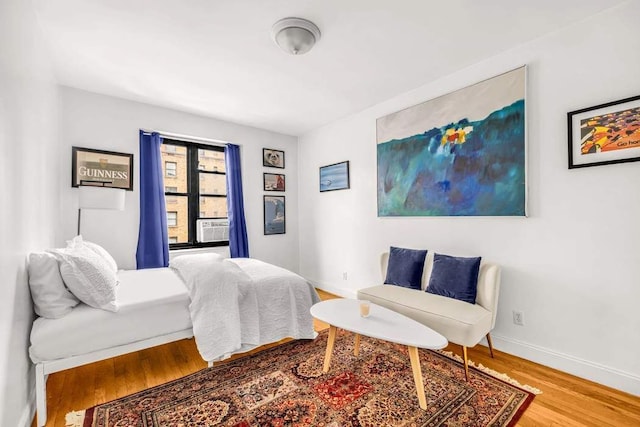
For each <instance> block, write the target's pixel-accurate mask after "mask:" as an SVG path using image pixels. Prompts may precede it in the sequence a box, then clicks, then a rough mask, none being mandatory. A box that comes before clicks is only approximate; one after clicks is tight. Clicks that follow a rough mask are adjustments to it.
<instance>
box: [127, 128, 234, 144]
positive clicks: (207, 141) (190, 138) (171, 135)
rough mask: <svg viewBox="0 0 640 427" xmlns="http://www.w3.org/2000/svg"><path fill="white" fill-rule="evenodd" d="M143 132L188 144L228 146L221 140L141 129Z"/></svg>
mask: <svg viewBox="0 0 640 427" xmlns="http://www.w3.org/2000/svg"><path fill="white" fill-rule="evenodd" d="M140 130H141V131H142V132H145V133H152V132H156V133H159V134H160V135H161V136H164V137H166V138H175V139H179V140H181V141H188V142H201V143H205V144H210V145H218V146H225V145H227V144H228V142H227V141H220V140H219V139H209V138H202V137H199V136H191V135H182V134H179V133H172V132H165V131H162V130H147V129H140Z"/></svg>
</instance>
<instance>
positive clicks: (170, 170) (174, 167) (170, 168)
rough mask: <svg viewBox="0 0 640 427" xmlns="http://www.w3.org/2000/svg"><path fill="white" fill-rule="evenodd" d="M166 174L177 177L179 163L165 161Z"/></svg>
mask: <svg viewBox="0 0 640 427" xmlns="http://www.w3.org/2000/svg"><path fill="white" fill-rule="evenodd" d="M164 171H165V176H166V177H168V178H175V177H176V176H177V175H178V164H177V163H176V162H164Z"/></svg>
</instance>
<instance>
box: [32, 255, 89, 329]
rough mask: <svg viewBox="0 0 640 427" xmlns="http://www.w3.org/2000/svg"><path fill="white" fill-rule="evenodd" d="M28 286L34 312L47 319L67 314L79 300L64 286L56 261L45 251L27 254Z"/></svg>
mask: <svg viewBox="0 0 640 427" xmlns="http://www.w3.org/2000/svg"><path fill="white" fill-rule="evenodd" d="M29 288H30V289H31V298H32V299H33V308H34V310H35V312H36V314H37V315H38V316H41V317H46V318H48V319H58V318H60V317H62V316H64V315H65V314H69V313H70V312H71V310H72V309H73V307H75V306H76V305H78V303H79V302H80V301H78V298H76V297H75V296H74V295H73V294H72V293H71V292H69V290H68V289H67V288H66V287H65V286H64V282H63V281H62V276H60V268H59V267H58V261H57V260H56V258H55V256H53V255H52V254H50V253H47V252H33V253H30V254H29Z"/></svg>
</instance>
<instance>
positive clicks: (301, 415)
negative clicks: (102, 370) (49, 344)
mask: <svg viewBox="0 0 640 427" xmlns="http://www.w3.org/2000/svg"><path fill="white" fill-rule="evenodd" d="M326 343H327V334H326V332H324V333H321V334H320V336H319V337H318V338H317V339H315V340H313V341H309V340H301V341H293V342H289V343H286V344H283V345H280V346H277V347H274V348H271V349H269V350H265V351H262V352H259V353H257V354H255V355H253V356H247V357H244V358H240V359H237V360H234V361H231V362H229V363H220V364H219V365H218V366H215V367H213V368H211V369H204V370H202V371H199V372H196V373H195V374H192V375H189V376H187V377H184V378H181V379H178V380H176V381H172V382H170V383H167V384H164V385H161V386H157V387H154V388H151V389H148V390H144V391H142V392H140V393H136V394H133V395H131V396H127V397H123V398H121V399H117V400H114V401H113V402H109V403H105V404H102V405H98V406H95V407H93V408H89V409H87V410H85V411H80V412H74V413H70V414H67V419H68V422H69V423H70V424H69V425H75V426H100V427H107V426H109V427H111V426H113V427H115V426H145V427H146V426H234V427H248V426H324V427H338V426H405V425H406V426H441V425H442V426H511V425H514V424H515V423H516V421H517V420H518V418H519V417H520V416H521V414H522V412H523V411H524V410H525V409H526V408H527V406H528V405H529V404H530V403H531V401H532V400H533V398H534V394H533V393H532V392H531V391H527V390H526V389H527V388H528V387H526V386H524V387H523V386H520V387H518V386H516V385H514V384H510V383H508V382H505V381H503V380H502V379H498V378H496V376H494V375H491V374H490V373H487V372H483V371H482V370H479V369H477V368H475V367H472V368H470V377H471V378H470V381H469V382H466V381H465V380H464V369H463V366H462V364H461V363H460V362H459V361H457V360H453V358H452V357H450V356H448V355H446V354H443V353H440V352H433V351H427V350H420V361H421V366H422V374H423V377H424V384H425V392H426V395H427V410H426V411H424V410H421V409H420V407H419V406H418V399H417V396H416V390H415V385H414V381H413V375H412V371H411V366H410V362H409V356H408V353H407V350H406V347H404V346H400V345H395V344H390V343H387V342H384V341H379V340H374V339H371V338H366V337H363V338H362V342H361V345H360V354H359V355H358V356H357V357H356V356H354V355H353V351H352V350H353V335H352V334H349V333H344V332H342V333H339V335H338V337H337V339H336V344H335V348H334V351H333V358H332V361H331V369H330V371H329V372H328V373H326V374H323V373H322V363H323V360H324V352H325V346H326ZM503 379H506V377H503ZM510 382H512V381H510ZM529 389H531V388H529ZM531 390H532V391H535V390H534V389H531ZM74 420H75V421H74Z"/></svg>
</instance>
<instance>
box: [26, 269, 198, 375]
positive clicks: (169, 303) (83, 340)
mask: <svg viewBox="0 0 640 427" xmlns="http://www.w3.org/2000/svg"><path fill="white" fill-rule="evenodd" d="M118 279H119V281H120V284H119V285H118V290H117V301H118V304H119V306H120V309H119V311H118V312H117V313H112V312H108V311H105V310H99V309H95V308H91V307H89V306H87V305H85V304H80V305H78V306H77V307H76V308H74V309H73V310H72V311H71V313H69V314H67V315H66V316H64V317H62V318H60V319H45V318H42V317H40V318H37V319H36V320H35V322H34V323H33V328H32V330H31V346H30V347H29V355H30V356H31V360H33V362H34V363H38V362H43V361H51V360H56V359H64V358H67V357H71V356H77V355H81V354H86V353H90V352H93V351H97V350H102V349H106V348H111V347H115V346H119V345H123V344H129V343H133V342H136V341H140V340H144V339H148V338H152V337H156V336H159V335H164V334H169V333H172V332H178V331H182V330H185V329H189V328H191V327H192V325H191V317H190V314H189V302H190V300H189V294H188V291H187V288H186V287H185V285H184V283H183V282H182V280H180V278H179V277H178V276H177V275H176V274H175V273H174V272H173V270H171V269H169V268H153V269H145V270H131V271H127V270H122V271H119V272H118Z"/></svg>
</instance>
